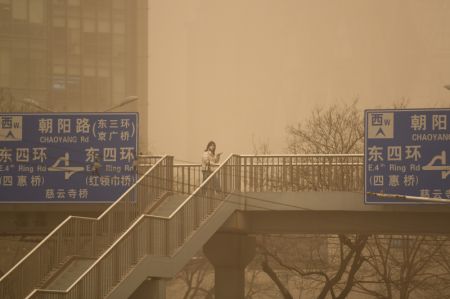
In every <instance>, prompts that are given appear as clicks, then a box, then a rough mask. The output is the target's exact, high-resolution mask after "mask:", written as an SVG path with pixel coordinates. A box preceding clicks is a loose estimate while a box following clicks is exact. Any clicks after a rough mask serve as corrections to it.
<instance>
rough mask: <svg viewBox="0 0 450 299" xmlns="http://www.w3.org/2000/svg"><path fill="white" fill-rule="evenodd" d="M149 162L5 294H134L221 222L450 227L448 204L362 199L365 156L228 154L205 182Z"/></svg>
mask: <svg viewBox="0 0 450 299" xmlns="http://www.w3.org/2000/svg"><path fill="white" fill-rule="evenodd" d="M148 166H149V167H150V166H151V167H150V168H149V169H148V170H147V171H145V172H144V173H143V174H142V175H141V176H140V178H139V179H138V181H137V182H136V183H135V184H134V185H133V186H132V187H131V188H130V189H129V190H127V191H126V192H125V193H124V194H123V196H121V197H120V198H119V199H118V200H117V201H116V202H115V203H114V204H112V205H111V206H110V207H109V208H108V209H107V210H106V211H105V212H104V213H103V214H102V215H100V216H99V217H97V218H87V217H75V216H71V217H69V218H67V219H66V220H65V221H64V222H63V223H61V224H60V225H59V226H58V227H57V228H56V229H55V230H53V231H52V232H51V233H50V234H49V235H48V236H47V237H46V238H45V239H44V240H43V241H42V242H41V243H40V244H39V245H37V246H36V247H35V248H34V249H33V250H32V251H31V252H30V253H29V254H28V255H27V256H25V257H24V258H23V259H22V260H21V261H20V262H19V263H18V264H16V265H15V266H14V267H13V268H12V269H11V270H10V271H8V272H7V273H6V274H5V275H4V276H3V277H1V279H0V297H1V298H30V299H31V298H33V299H34V298H51V299H56V298H58V299H59V298H128V297H130V296H132V294H133V293H134V292H135V290H137V289H138V288H139V286H140V285H141V284H142V283H143V282H145V281H146V280H148V278H149V277H153V278H170V277H173V276H174V275H175V274H176V273H177V272H178V271H179V270H180V269H181V268H182V267H183V266H184V265H185V264H186V263H187V262H188V261H189V260H190V259H191V258H192V257H193V256H194V255H195V254H196V253H197V252H198V251H199V250H200V249H201V248H202V247H203V246H204V245H205V244H206V243H207V242H208V241H209V240H210V239H211V238H212V237H213V235H215V234H216V233H217V232H219V231H220V232H238V233H242V234H254V233H274V232H310V233H355V232H364V233H375V232H378V233H380V232H382V233H449V232H450V220H449V218H450V217H448V216H447V215H448V212H449V211H450V209H449V207H448V206H443V205H427V206H425V207H424V206H420V207H419V206H407V207H404V206H383V205H370V206H369V205H364V203H363V181H364V180H363V156H362V155H283V156H263V155H259V156H249V155H245V156H244V155H231V156H230V157H228V159H227V160H226V161H224V162H223V163H222V164H221V165H220V166H219V167H218V168H217V169H216V170H215V171H214V173H213V174H212V175H211V176H210V177H209V178H208V179H207V180H206V181H205V182H203V183H200V179H201V178H200V167H199V166H198V165H174V164H173V157H170V156H164V157H161V158H159V159H157V160H156V161H154V162H152V163H150V164H149V165H148ZM412 224H415V226H414V225H412ZM412 227H415V228H414V229H412ZM155 281H157V279H155ZM158 298H162V297H158Z"/></svg>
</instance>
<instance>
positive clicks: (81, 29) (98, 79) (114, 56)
mask: <svg viewBox="0 0 450 299" xmlns="http://www.w3.org/2000/svg"><path fill="white" fill-rule="evenodd" d="M147 7H148V4H147V0H0V88H2V89H3V92H5V91H6V92H7V93H9V94H10V95H12V96H13V98H15V99H23V98H32V99H34V100H36V101H38V102H40V103H42V105H43V106H46V107H50V108H52V109H54V110H56V111H62V112H68V111H103V110H105V109H107V108H108V107H111V106H114V105H116V104H118V103H120V102H122V101H123V100H124V98H126V97H128V96H138V97H139V101H138V102H134V103H131V104H128V105H127V106H125V107H124V108H123V111H124V110H126V111H139V113H140V127H141V130H140V131H141V134H140V135H141V138H140V150H141V151H146V149H147V142H146V140H147V130H146V128H147V113H148V112H147V110H148V102H147V85H148V82H147V80H148V76H147V68H148V63H147V57H148V54H147V51H148V47H147V41H148V37H147V35H148V25H147V20H148V16H147V14H148V9H147ZM116 111H120V110H116Z"/></svg>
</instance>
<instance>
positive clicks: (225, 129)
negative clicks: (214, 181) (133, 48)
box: [149, 0, 450, 163]
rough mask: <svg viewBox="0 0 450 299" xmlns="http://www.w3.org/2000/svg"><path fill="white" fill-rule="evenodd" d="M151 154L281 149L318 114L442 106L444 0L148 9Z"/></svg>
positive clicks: (318, 0)
mask: <svg viewBox="0 0 450 299" xmlns="http://www.w3.org/2000/svg"><path fill="white" fill-rule="evenodd" d="M149 26H150V38H149V43H150V45H149V49H150V53H149V55H150V60H149V64H150V66H149V67H150V76H149V95H150V101H149V103H150V104H149V109H150V114H149V117H150V120H149V124H150V128H149V135H150V136H149V140H150V149H151V150H152V151H153V152H154V153H168V154H173V155H175V156H176V159H178V160H186V161H191V162H196V163H197V162H199V160H200V156H201V153H202V151H203V149H204V147H205V145H206V143H207V142H208V141H209V140H215V141H216V142H217V146H218V151H223V152H224V155H225V156H228V154H230V153H252V136H253V138H254V139H255V141H256V142H259V141H264V142H269V143H270V146H271V149H272V152H284V149H285V147H286V133H285V132H286V131H285V129H286V126H287V125H288V124H293V123H296V122H298V121H301V120H302V119H304V118H305V117H308V115H309V114H310V111H311V109H312V108H313V107H314V106H316V105H319V106H327V105H330V104H331V103H333V102H336V101H351V100H353V99H355V98H359V103H360V107H361V108H375V107H389V106H392V103H393V102H395V101H398V100H400V99H401V98H403V97H405V98H409V99H410V101H411V102H410V103H411V106H414V107H427V106H429V107H433V106H436V105H438V104H440V105H444V104H446V105H449V104H450V91H447V90H446V89H444V88H443V85H445V84H450V1H448V0H426V1H425V0H417V1H413V0H373V1H372V0H371V1H369V0H340V1H334V0H333V1H332V0H328V1H324V0H308V1H306V0H289V1H288V0H226V1H224V0H222V1H217V0H150V21H149Z"/></svg>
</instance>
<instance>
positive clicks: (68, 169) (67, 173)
mask: <svg viewBox="0 0 450 299" xmlns="http://www.w3.org/2000/svg"><path fill="white" fill-rule="evenodd" d="M61 162H64V166H59V164H60V163H61ZM48 171H64V179H66V180H68V179H69V178H70V177H71V176H72V175H73V174H74V173H76V172H80V171H84V167H80V166H69V153H67V152H66V154H65V155H64V156H63V157H59V158H58V160H56V162H55V163H54V164H53V165H52V166H51V167H49V168H48Z"/></svg>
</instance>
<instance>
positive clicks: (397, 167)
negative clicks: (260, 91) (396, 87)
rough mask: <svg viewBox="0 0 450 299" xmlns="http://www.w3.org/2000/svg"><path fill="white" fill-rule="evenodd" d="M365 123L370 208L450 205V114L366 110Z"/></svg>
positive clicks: (441, 112)
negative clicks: (371, 204) (385, 205)
mask: <svg viewBox="0 0 450 299" xmlns="http://www.w3.org/2000/svg"><path fill="white" fill-rule="evenodd" d="M364 122H365V146H364V148H365V149H364V151H365V202H366V203H377V204H405V203H407V204H417V203H425V202H426V203H432V202H446V201H447V200H448V202H449V203H450V109H401V110H398V109H387V110H366V111H365V118H364ZM420 198H424V199H427V198H429V199H435V200H429V201H426V200H423V201H421V200H419V199H420Z"/></svg>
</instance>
